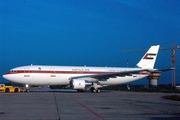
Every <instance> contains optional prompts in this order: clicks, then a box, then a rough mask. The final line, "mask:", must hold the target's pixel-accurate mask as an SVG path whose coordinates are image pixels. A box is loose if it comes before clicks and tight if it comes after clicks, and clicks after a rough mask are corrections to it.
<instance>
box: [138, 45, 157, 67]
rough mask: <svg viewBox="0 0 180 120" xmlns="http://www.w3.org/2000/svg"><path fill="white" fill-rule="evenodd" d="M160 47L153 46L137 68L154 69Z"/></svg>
mask: <svg viewBox="0 0 180 120" xmlns="http://www.w3.org/2000/svg"><path fill="white" fill-rule="evenodd" d="M159 47H160V45H153V46H151V47H150V48H149V50H148V51H147V52H146V54H145V55H144V56H143V57H142V59H141V60H140V61H139V63H138V64H137V66H138V67H140V68H144V69H153V68H154V64H155V62H156V58H157V55H158V51H159Z"/></svg>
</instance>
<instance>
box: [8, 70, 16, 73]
mask: <svg viewBox="0 0 180 120" xmlns="http://www.w3.org/2000/svg"><path fill="white" fill-rule="evenodd" d="M9 72H10V73H17V71H16V70H10V71H9Z"/></svg>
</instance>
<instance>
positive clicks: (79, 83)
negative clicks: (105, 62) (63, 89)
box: [70, 79, 86, 89]
mask: <svg viewBox="0 0 180 120" xmlns="http://www.w3.org/2000/svg"><path fill="white" fill-rule="evenodd" d="M70 84H71V87H72V88H73V89H85V87H86V82H85V80H80V79H73V80H71V83H70Z"/></svg>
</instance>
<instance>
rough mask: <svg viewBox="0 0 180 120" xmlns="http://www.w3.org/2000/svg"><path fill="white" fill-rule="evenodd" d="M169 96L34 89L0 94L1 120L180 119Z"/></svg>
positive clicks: (179, 109)
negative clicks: (164, 97) (165, 97)
mask: <svg viewBox="0 0 180 120" xmlns="http://www.w3.org/2000/svg"><path fill="white" fill-rule="evenodd" d="M169 94H170V93H144V92H143V93H141V92H122V91H102V92H101V93H91V92H87V93H77V92H75V91H73V90H65V91H64V90H63V91H61V90H57V91H53V90H50V91H46V90H34V91H32V92H30V93H0V96H1V97H0V120H170V119H171V120H180V102H179V101H171V100H166V99H163V98H161V97H162V96H163V95H169Z"/></svg>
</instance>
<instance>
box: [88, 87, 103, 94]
mask: <svg viewBox="0 0 180 120" xmlns="http://www.w3.org/2000/svg"><path fill="white" fill-rule="evenodd" d="M90 90H91V92H92V93H100V92H101V91H100V89H98V88H97V89H95V88H94V87H92V88H91V89H90Z"/></svg>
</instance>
